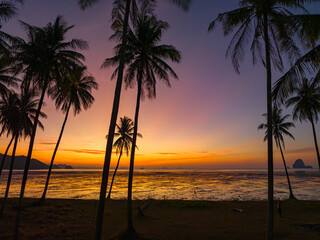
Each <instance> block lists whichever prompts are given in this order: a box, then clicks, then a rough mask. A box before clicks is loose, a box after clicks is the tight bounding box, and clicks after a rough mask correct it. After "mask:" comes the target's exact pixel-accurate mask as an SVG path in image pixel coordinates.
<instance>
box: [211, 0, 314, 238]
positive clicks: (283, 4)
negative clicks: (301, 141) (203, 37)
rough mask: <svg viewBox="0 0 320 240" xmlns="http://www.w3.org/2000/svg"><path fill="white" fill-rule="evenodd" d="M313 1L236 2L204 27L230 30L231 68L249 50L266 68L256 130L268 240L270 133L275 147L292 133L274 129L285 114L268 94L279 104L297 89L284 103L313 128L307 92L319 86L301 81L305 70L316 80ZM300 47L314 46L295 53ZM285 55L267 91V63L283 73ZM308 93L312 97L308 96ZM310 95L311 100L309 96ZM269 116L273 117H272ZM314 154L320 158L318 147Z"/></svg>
mask: <svg viewBox="0 0 320 240" xmlns="http://www.w3.org/2000/svg"><path fill="white" fill-rule="evenodd" d="M318 2H319V1H318V0H313V1H312V0H289V1H287V0H266V1H263V0H240V1H239V8H238V9H235V10H232V11H229V12H225V13H222V14H219V15H218V17H217V18H216V19H215V20H214V21H213V22H212V23H211V24H210V25H209V31H210V30H212V29H213V28H214V27H215V25H216V24H217V23H221V24H222V28H223V31H224V34H225V35H230V34H232V33H233V32H235V34H234V35H233V37H232V39H231V42H230V45H229V47H228V50H227V53H226V55H227V56H230V57H231V59H232V63H233V66H234V68H235V70H236V72H238V73H239V72H240V64H241V62H242V61H243V60H244V57H245V54H246V52H247V49H248V48H250V51H251V53H252V59H253V64H256V63H257V62H258V61H259V62H261V63H262V64H263V65H264V66H265V69H266V78H267V113H266V114H265V116H266V118H267V124H265V125H261V126H260V128H266V138H265V140H267V141H268V231H267V239H268V240H271V239H273V223H274V221H273V214H274V213H273V212H274V211H273V208H274V207H273V137H270V136H274V138H275V141H276V144H277V146H279V147H281V145H282V144H283V138H282V135H281V134H282V133H285V134H287V135H289V136H291V135H290V134H289V133H288V132H287V129H288V128H289V127H291V126H292V124H291V123H289V124H287V125H285V127H284V128H282V129H277V126H274V125H275V120H277V121H280V122H278V123H279V124H283V121H284V120H285V119H286V118H287V117H288V116H286V117H284V118H282V117H280V114H281V112H279V110H277V109H275V110H274V111H273V106H272V105H273V104H272V102H273V99H272V95H273V96H274V101H275V102H277V103H279V102H280V103H284V102H285V101H286V100H287V98H288V97H289V96H291V95H292V94H295V93H297V97H294V98H291V99H289V100H288V105H293V104H296V105H295V108H294V114H293V115H294V118H300V120H302V119H308V120H310V121H311V123H312V125H313V127H314V124H313V121H312V119H317V115H318V112H319V110H320V109H319V107H318V105H319V104H318V101H319V98H318V96H317V95H318V93H315V94H313V93H311V92H313V91H316V89H317V88H318V87H317V85H318V84H317V83H311V84H309V83H308V81H307V80H302V79H303V77H305V75H306V74H315V75H314V76H315V80H314V82H319V77H320V72H319V70H320V55H319V46H317V47H314V46H315V44H316V43H317V42H319V37H320V25H319V18H320V15H319V14H309V12H308V11H307V9H306V8H305V5H306V4H308V3H314V4H316V3H318ZM297 13H299V14H297ZM301 46H304V47H314V48H312V50H310V51H309V52H308V53H307V54H306V55H304V56H303V57H300V56H301ZM284 56H286V57H288V59H289V60H290V62H291V63H294V65H293V67H292V68H291V69H290V70H289V71H288V72H287V73H286V74H285V75H284V76H283V77H282V78H281V79H279V80H278V81H277V82H276V84H275V87H274V89H273V92H272V66H273V68H274V69H275V70H280V71H283V70H284V68H285V67H284V66H285V64H284V61H283V57H284ZM303 88H304V89H303ZM306 92H308V93H306ZM310 94H311V95H312V94H313V95H312V96H310ZM307 95H308V96H307ZM311 98H313V99H316V100H315V101H314V100H311ZM273 114H274V115H278V116H274V117H273ZM276 118H277V119H276ZM281 121H282V122H281ZM282 127H283V125H282ZM277 130H281V131H280V132H279V131H277ZM314 133H315V132H314ZM268 136H269V137H268ZM314 136H315V135H314ZM315 142H316V137H315ZM317 148H318V146H317V143H316V149H317ZM281 153H282V149H281ZM317 155H318V160H319V153H318V149H317ZM319 166H320V160H319ZM288 179H289V178H288ZM289 185H290V183H289ZM290 194H292V191H290ZM292 196H293V194H292Z"/></svg>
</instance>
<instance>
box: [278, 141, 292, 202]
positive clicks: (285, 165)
mask: <svg viewBox="0 0 320 240" xmlns="http://www.w3.org/2000/svg"><path fill="white" fill-rule="evenodd" d="M278 144H279V148H280V152H281V156H282V161H283V165H284V170H285V171H286V175H287V180H288V186H289V192H290V199H296V198H295V196H294V195H293V192H292V188H291V183H290V178H289V173H288V169H287V164H286V161H285V159H284V155H283V151H282V147H281V143H280V141H279V139H278Z"/></svg>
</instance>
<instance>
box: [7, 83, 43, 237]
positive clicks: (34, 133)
mask: <svg viewBox="0 0 320 240" xmlns="http://www.w3.org/2000/svg"><path fill="white" fill-rule="evenodd" d="M48 80H49V79H48V78H47V79H46V80H45V82H44V86H43V89H42V93H41V97H40V101H39V105H38V109H37V113H36V117H35V119H34V123H33V128H32V134H31V137H30V143H29V150H28V155H27V159H26V163H25V167H24V172H23V178H22V184H21V191H20V197H19V202H18V211H17V217H16V225H15V228H14V238H13V239H14V240H18V235H19V226H20V216H21V206H22V199H23V195H24V190H25V188H26V184H27V178H28V172H29V166H30V161H31V156H32V150H33V144H34V139H35V137H36V131H37V125H38V121H39V116H40V112H41V107H42V104H43V100H44V96H45V94H46V91H47V87H48Z"/></svg>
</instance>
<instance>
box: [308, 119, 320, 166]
mask: <svg viewBox="0 0 320 240" xmlns="http://www.w3.org/2000/svg"><path fill="white" fill-rule="evenodd" d="M309 120H310V122H311V125H312V132H313V138H314V145H315V147H316V152H317V158H318V166H319V171H320V155H319V148H318V141H317V134H316V128H315V126H314V122H313V119H312V117H310V118H309Z"/></svg>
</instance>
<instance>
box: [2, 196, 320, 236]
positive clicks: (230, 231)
mask: <svg viewBox="0 0 320 240" xmlns="http://www.w3.org/2000/svg"><path fill="white" fill-rule="evenodd" d="M0 200H2V199H0ZM36 201H37V200H35V199H26V200H25V201H24V202H25V205H26V206H27V207H26V209H25V210H24V211H23V215H22V225H21V231H20V233H21V234H20V239H32V240H36V239H45V240H52V239H59V240H68V239H77V240H78V239H79V240H80V239H84V240H89V239H93V233H94V224H95V216H96V208H97V201H94V200H90V201H86V200H56V199H49V200H47V201H46V204H45V205H42V206H32V205H33V203H35V202H36ZM8 202H9V204H8V207H7V209H6V212H5V216H4V218H3V219H2V220H0V239H1V240H6V239H11V234H12V231H13V224H14V220H15V214H16V211H15V210H13V209H12V207H13V206H14V205H15V203H16V202H17V200H16V199H10V200H9V201H8ZM144 203H145V201H134V207H135V208H134V209H135V211H134V223H135V227H136V229H137V231H138V232H139V233H140V235H141V236H142V237H143V239H148V240H153V239H154V240H156V239H157V240H170V239H174V240H182V239H183V240H186V239H190V240H191V239H192V240H197V239H199V240H206V239H210V240H212V239H214V240H249V239H250V240H263V239H265V232H266V215H267V209H266V206H267V203H266V202H262V201H259V202H258V201H257V202H254V201H252V202H240V201H230V202H203V201H168V200H162V201H155V200H152V201H150V203H149V205H148V207H147V208H146V209H145V210H144V213H145V216H144V217H141V216H139V215H138V213H137V211H136V209H137V207H138V206H142V205H144ZM235 208H240V209H243V210H244V212H243V213H240V212H236V211H234V209H235ZM282 214H283V216H282V217H279V215H278V214H277V213H275V239H276V240H280V239H281V240H283V239H288V240H293V239H297V240H313V239H320V230H319V228H320V201H295V200H287V201H284V202H282ZM125 223H126V202H125V201H123V200H119V201H112V200H111V201H107V202H106V209H105V221H104V228H103V229H104V231H103V236H104V239H117V238H116V237H117V236H118V235H119V233H121V232H122V231H123V230H124V229H125Z"/></svg>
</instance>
